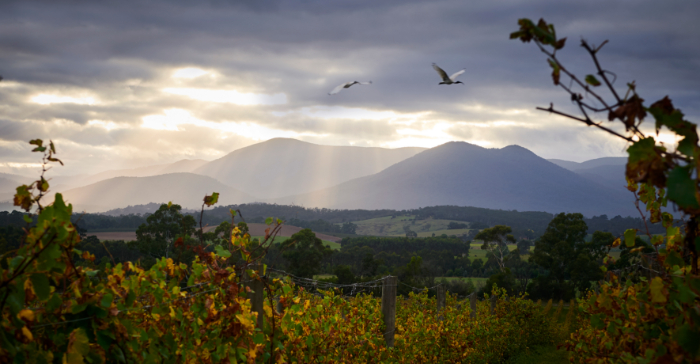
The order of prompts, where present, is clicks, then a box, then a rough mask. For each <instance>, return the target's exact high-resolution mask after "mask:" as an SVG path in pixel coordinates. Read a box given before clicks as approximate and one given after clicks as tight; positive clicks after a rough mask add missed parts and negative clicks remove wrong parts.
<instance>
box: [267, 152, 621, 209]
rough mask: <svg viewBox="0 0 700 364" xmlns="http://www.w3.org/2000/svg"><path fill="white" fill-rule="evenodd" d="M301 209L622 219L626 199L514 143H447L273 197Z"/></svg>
mask: <svg viewBox="0 0 700 364" xmlns="http://www.w3.org/2000/svg"><path fill="white" fill-rule="evenodd" d="M275 202H277V203H280V204H291V203H296V204H300V205H303V206H306V207H314V206H316V207H328V208H364V209H378V208H393V209H408V208H417V207H421V206H433V205H458V206H475V207H486V208H495V209H505V210H513V209H515V210H519V211H546V212H552V213H557V212H582V213H584V214H585V215H587V216H591V215H599V214H609V215H612V216H614V215H617V214H621V215H623V216H626V215H630V214H632V213H633V212H634V205H633V204H632V198H631V196H625V195H622V194H620V193H617V192H615V191H613V190H611V189H608V188H605V187H603V186H602V185H599V184H596V183H591V182H590V181H588V180H587V179H585V178H582V177H581V176H579V175H577V174H575V173H573V172H571V171H568V170H566V169H563V168H560V167H558V166H556V165H554V164H552V163H551V162H548V161H547V160H545V159H542V158H540V157H538V156H537V155H535V154H534V153H532V152H530V151H529V150H527V149H525V148H522V147H519V146H508V147H505V148H503V149H485V148H482V147H479V146H476V145H471V144H468V143H463V142H450V143H446V144H443V145H441V146H438V147H435V148H433V149H430V150H426V151H424V152H422V153H420V154H417V155H415V156H413V157H412V158H408V159H406V160H404V161H402V162H399V163H397V164H395V165H393V166H391V167H389V168H387V169H385V170H383V171H382V172H379V173H377V174H375V175H372V176H367V177H362V178H358V179H355V180H352V181H348V182H346V183H342V184H340V185H338V186H334V187H331V188H327V189H324V190H320V191H315V192H313V193H309V194H303V195H298V196H292V197H286V198H281V199H277V200H275Z"/></svg>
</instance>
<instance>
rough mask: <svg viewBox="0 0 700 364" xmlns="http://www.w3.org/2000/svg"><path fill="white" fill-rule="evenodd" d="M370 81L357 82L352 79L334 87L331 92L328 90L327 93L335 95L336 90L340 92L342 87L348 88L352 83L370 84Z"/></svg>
mask: <svg viewBox="0 0 700 364" xmlns="http://www.w3.org/2000/svg"><path fill="white" fill-rule="evenodd" d="M371 84H372V81H367V82H359V81H352V82H345V83H344V84H342V85H339V86H338V87H336V88H334V89H333V90H332V91H331V92H329V93H328V94H329V95H335V94H337V93H338V92H340V91H341V90H342V89H344V88H350V86H352V85H371Z"/></svg>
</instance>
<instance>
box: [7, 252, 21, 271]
mask: <svg viewBox="0 0 700 364" xmlns="http://www.w3.org/2000/svg"><path fill="white" fill-rule="evenodd" d="M23 261H24V257H23V256H21V255H18V256H16V257H14V258H12V260H11V261H10V268H12V269H17V267H19V265H20V264H22V262H23Z"/></svg>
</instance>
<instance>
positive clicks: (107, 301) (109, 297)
mask: <svg viewBox="0 0 700 364" xmlns="http://www.w3.org/2000/svg"><path fill="white" fill-rule="evenodd" d="M112 301H114V295H113V294H111V293H107V294H106V295H104V296H102V302H100V304H101V305H102V307H109V306H111V305H112Z"/></svg>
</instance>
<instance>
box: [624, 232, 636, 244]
mask: <svg viewBox="0 0 700 364" xmlns="http://www.w3.org/2000/svg"><path fill="white" fill-rule="evenodd" d="M636 238H637V230H636V229H627V230H625V245H627V247H628V248H631V247H633V246H634V239H636Z"/></svg>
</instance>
